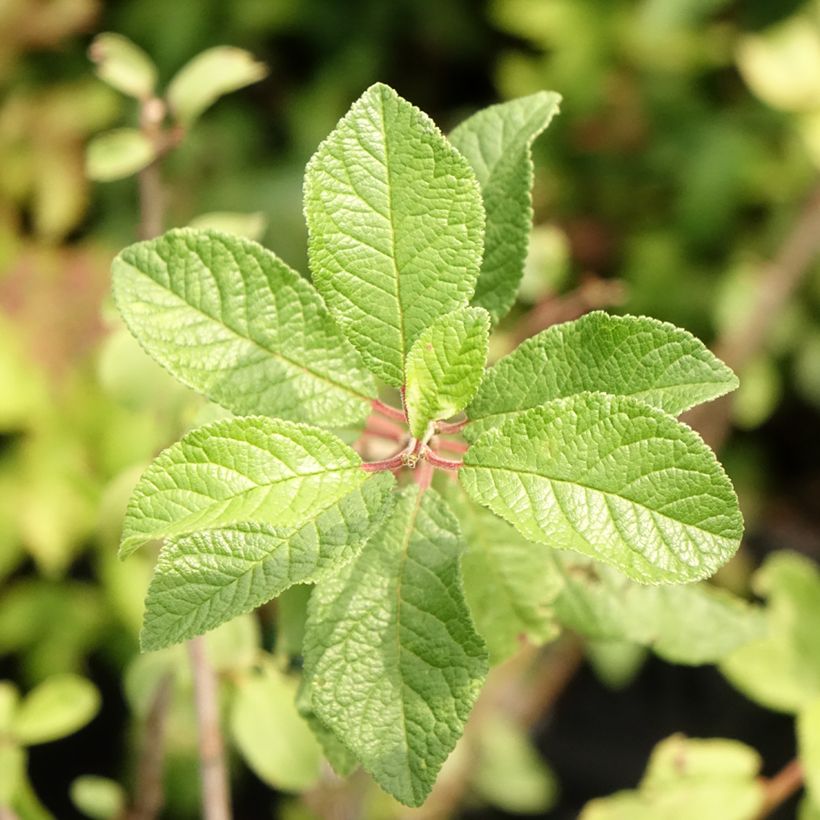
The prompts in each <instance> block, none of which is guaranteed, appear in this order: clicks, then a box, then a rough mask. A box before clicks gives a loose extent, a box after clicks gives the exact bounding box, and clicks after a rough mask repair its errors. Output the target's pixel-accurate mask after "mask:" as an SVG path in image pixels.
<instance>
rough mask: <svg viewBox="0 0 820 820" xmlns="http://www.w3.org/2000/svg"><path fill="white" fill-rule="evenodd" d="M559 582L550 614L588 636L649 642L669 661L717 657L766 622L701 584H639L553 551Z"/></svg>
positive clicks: (744, 605)
mask: <svg viewBox="0 0 820 820" xmlns="http://www.w3.org/2000/svg"><path fill="white" fill-rule="evenodd" d="M555 560H556V565H557V569H558V571H559V572H560V573H561V574H562V575H563V578H564V582H565V583H564V588H563V590H562V591H561V593H560V595H559V596H558V598H557V600H556V601H555V602H554V605H553V606H554V610H555V617H556V618H557V619H558V620H559V621H560V622H561V623H562V624H563V625H564V626H567V627H569V628H570V629H572V630H574V631H575V632H578V633H580V634H581V635H584V636H587V637H590V638H592V639H595V640H607V641H631V642H634V643H638V644H641V645H643V646H648V647H651V648H652V650H653V651H654V652H655V654H657V655H659V656H660V657H662V658H664V659H665V660H667V661H669V662H670V663H680V664H690V665H699V664H705V663H717V662H718V661H720V660H722V659H723V658H725V657H726V656H727V655H729V654H730V653H731V652H733V651H734V650H735V649H737V648H738V647H739V646H743V645H744V644H747V643H749V642H750V641H754V640H756V639H758V638H760V637H761V636H762V635H763V634H764V633H765V631H766V621H765V618H764V616H763V613H762V611H761V610H760V608H759V607H753V606H751V605H749V604H747V603H746V602H745V601H743V600H742V599H740V598H737V597H735V596H734V595H732V594H731V593H729V592H727V591H725V590H722V589H717V588H716V587H713V586H709V585H708V584H687V585H685V586H681V585H675V586H645V585H643V584H638V583H636V582H634V581H632V580H630V579H629V578H627V577H626V576H625V575H623V574H622V573H620V572H618V571H617V570H616V569H613V568H612V567H607V566H605V565H603V564H600V563H598V562H596V561H591V560H589V559H588V558H584V557H583V556H580V555H577V554H572V553H566V554H556V556H555Z"/></svg>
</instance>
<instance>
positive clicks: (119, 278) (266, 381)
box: [113, 85, 742, 805]
mask: <svg viewBox="0 0 820 820" xmlns="http://www.w3.org/2000/svg"><path fill="white" fill-rule="evenodd" d="M558 102H559V98H558V96H557V95H555V94H551V93H546V92H545V93H540V94H535V95H533V96H531V97H527V98H524V99H520V100H515V101H512V102H509V103H505V104H502V105H497V106H493V107H491V108H489V109H486V110H484V111H481V112H479V113H478V114H476V115H475V116H473V117H471V118H470V119H468V120H467V121H466V122H465V123H464V124H462V125H461V126H459V128H457V129H456V130H455V131H454V132H453V134H452V135H451V137H450V139H449V140H448V139H447V138H446V137H445V136H444V135H443V134H442V133H441V132H440V131H439V130H438V128H437V127H436V126H435V125H434V124H433V122H432V121H431V120H430V119H429V118H428V117H427V116H426V115H425V114H423V113H422V112H421V111H419V110H418V109H417V108H415V107H414V106H412V105H411V104H410V103H408V102H406V101H405V100H403V99H402V98H401V97H400V96H398V95H397V94H396V93H395V92H394V91H393V90H392V89H390V88H388V87H387V86H384V85H374V86H373V87H371V88H370V89H368V90H367V91H366V92H365V93H364V94H363V95H362V97H361V98H360V99H359V100H358V101H357V102H356V103H355V104H354V105H353V106H352V108H351V109H350V111H349V113H348V114H347V115H346V116H345V117H344V118H343V119H342V120H341V121H340V123H339V125H338V127H337V128H336V129H335V130H334V131H333V132H332V133H331V134H330V136H329V137H328V138H327V139H326V140H325V141H324V142H323V143H322V145H321V146H320V147H319V149H318V151H317V152H316V154H315V155H314V157H313V159H312V160H311V162H310V164H309V165H308V167H307V173H306V180H305V214H306V217H307V223H308V228H309V235H310V241H309V258H310V266H311V272H312V282H311V281H308V280H306V279H304V278H302V276H301V275H300V274H299V273H297V272H296V271H294V270H292V269H290V268H289V267H288V266H287V265H285V264H284V263H283V262H282V261H281V260H280V259H278V258H277V257H276V256H275V255H274V254H273V253H271V252H270V251H268V250H265V249H264V248H262V247H260V246H259V245H257V244H255V243H254V242H251V241H248V240H244V239H240V238H237V237H231V236H228V235H224V234H220V233H217V232H212V231H197V230H191V229H183V230H175V231H170V232H169V233H167V234H165V235H164V236H161V237H159V238H158V239H155V240H151V241H148V242H142V243H139V244H136V245H133V246H131V247H129V248H127V249H125V250H124V251H123V252H122V253H121V254H120V255H119V256H118V257H117V259H116V261H115V263H114V268H113V274H114V296H115V298H116V301H117V304H118V306H119V309H120V311H121V312H122V315H123V317H124V319H125V321H126V323H127V325H128V327H129V329H130V330H131V332H132V333H133V334H134V336H136V338H137V339H138V340H139V341H140V342H141V344H142V345H143V347H144V348H145V350H146V351H147V352H148V353H149V354H150V355H151V356H153V357H154V358H155V359H156V360H157V361H159V362H160V363H161V364H162V365H164V366H165V367H166V368H167V369H168V370H169V371H170V372H171V373H172V374H174V375H175V376H176V377H177V378H178V379H179V380H180V381H182V382H184V383H185V384H186V385H188V386H190V387H192V388H194V389H196V390H198V391H199V392H201V393H202V394H204V395H205V396H207V397H208V398H209V399H210V400H212V401H214V402H216V403H218V404H220V405H222V406H223V407H224V408H226V409H227V410H228V411H230V412H231V413H232V414H233V415H232V416H231V417H228V418H224V419H221V420H219V421H216V422H214V423H211V424H208V425H206V426H204V427H201V428H199V429H195V430H193V431H191V432H189V433H187V434H186V435H185V436H184V437H183V438H182V439H181V441H179V442H178V443H176V444H174V445H173V446H171V447H170V448H168V449H167V450H166V451H164V452H163V453H162V454H160V456H159V457H158V458H157V460H156V461H155V462H154V463H153V464H152V465H151V466H150V467H149V468H148V469H147V470H146V472H145V474H144V475H143V476H142V478H141V480H140V481H139V483H138V485H137V487H136V489H135V491H134V494H133V497H132V498H131V501H130V504H129V506H128V511H127V515H126V521H125V527H124V533H123V539H122V546H121V553H122V555H127V554H129V553H130V552H131V551H132V550H134V549H135V548H137V547H139V546H140V545H141V544H144V543H146V542H148V541H152V540H155V539H164V546H163V547H162V551H161V552H160V556H159V560H158V563H157V567H156V571H155V574H154V578H153V580H152V583H151V586H150V589H149V592H148V596H147V601H146V614H145V623H144V628H143V632H142V645H143V648H144V649H146V650H153V649H158V648H161V647H164V646H167V645H169V644H173V643H175V642H178V641H181V640H184V639H186V638H189V637H191V636H194V635H197V634H200V633H202V632H205V631H207V630H210V629H212V628H214V627H216V626H217V625H219V624H220V623H222V622H224V621H226V620H227V619H229V618H232V617H235V616H236V615H238V614H240V613H243V612H247V611H249V610H251V609H253V608H254V607H256V606H258V605H260V604H262V603H264V602H266V601H268V600H270V599H271V598H273V597H275V596H277V595H279V594H280V593H281V592H283V591H284V590H286V589H287V588H288V587H290V586H291V585H294V584H304V583H311V584H315V585H316V586H315V588H314V591H313V594H312V596H311V599H310V602H309V605H308V617H307V624H306V628H305V636H304V665H305V685H304V688H303V691H302V693H301V695H300V708H301V709H302V711H303V713H304V714H305V715H306V716H307V717H308V719H309V722H310V725H311V727H312V728H313V729H314V730H315V731H316V733H317V735H318V737H319V740H320V741H321V742H322V744H323V746H324V747H325V750H326V752H327V754H328V757H330V758H331V760H333V761H334V762H335V763H337V764H338V766H339V768H340V769H349V768H350V767H351V765H355V764H356V763H357V762H358V763H360V764H361V765H362V766H363V767H364V768H365V769H366V770H367V771H368V772H370V773H371V774H372V776H373V777H374V778H375V779H376V781H377V782H378V783H379V784H380V785H381V786H382V787H383V788H384V789H385V790H386V791H388V792H389V793H390V794H392V795H394V796H395V797H396V798H397V799H398V800H400V801H402V802H404V803H406V804H409V805H418V804H420V803H422V802H423V801H424V799H425V797H426V796H427V794H428V793H429V791H430V789H431V788H432V785H433V783H434V781H435V778H436V774H437V772H438V770H439V769H440V767H441V765H442V764H443V762H444V760H445V759H446V758H447V756H448V754H449V753H450V752H451V751H452V749H453V747H454V746H455V743H456V741H457V740H458V738H459V736H460V735H461V733H462V730H463V727H464V723H465V721H466V719H467V716H468V714H469V712H470V709H471V707H472V705H473V703H474V701H475V699H476V697H477V695H478V692H479V690H480V688H481V685H482V682H483V680H484V678H485V676H486V673H487V669H488V650H487V644H488V643H489V644H490V645H491V648H492V650H493V651H492V655H493V659H496V658H498V657H502V656H503V655H504V654H508V652H509V650H510V646H509V644H510V641H512V640H514V639H515V638H516V636H517V635H518V634H525V635H528V636H530V637H531V638H532V639H533V640H546V639H548V638H549V637H550V636H551V635H552V634H553V632H554V630H553V628H552V626H551V624H552V620H551V618H552V615H551V612H550V604H551V601H552V600H553V599H554V598H555V596H556V595H557V594H558V592H559V590H560V589H561V586H562V581H561V578H560V577H558V576H559V574H558V573H557V572H556V570H555V569H554V563H553V562H552V561H551V560H550V550H551V549H552V548H560V549H563V550H571V551H575V552H577V553H581V554H583V555H584V556H589V557H591V558H593V559H596V560H598V561H600V562H603V563H605V564H609V565H610V566H612V567H615V568H617V569H618V570H620V571H621V572H622V573H624V574H625V575H626V576H628V577H629V578H631V579H633V580H635V581H637V582H641V583H650V584H675V583H684V582H690V581H696V580H698V579H702V578H706V577H707V576H709V575H711V574H712V573H713V572H714V571H715V570H716V569H717V568H718V567H719V566H721V565H722V564H723V563H725V562H726V561H727V560H728V559H729V557H730V556H731V555H732V554H733V553H734V551H735V549H736V548H737V545H738V542H739V539H740V536H741V530H742V522H741V517H740V513H739V511H738V505H737V501H736V498H735V495H734V492H733V490H732V487H731V484H730V482H729V479H728V478H727V477H726V475H725V473H724V471H723V470H722V468H721V467H720V465H719V464H718V462H717V461H716V459H715V457H714V455H713V454H712V452H711V451H710V450H709V449H708V448H707V447H706V445H705V444H704V443H703V442H702V441H701V439H700V438H699V437H698V436H697V434H696V433H694V432H693V431H692V430H691V429H689V428H688V427H686V426H685V425H684V424H682V423H680V422H679V421H677V420H676V418H675V416H676V415H678V414H679V413H681V412H682V411H684V410H686V409H687V408H689V407H691V406H693V405H695V404H697V403H699V402H703V401H708V400H710V399H714V398H716V397H717V396H720V395H722V394H723V393H726V392H727V391H729V390H732V389H733V388H734V387H735V386H736V379H735V377H734V375H733V374H732V373H731V371H730V370H729V369H728V368H727V367H726V366H725V365H723V364H722V363H721V362H720V361H718V360H717V359H716V358H715V357H714V356H713V355H712V354H711V353H709V351H708V350H707V349H706V348H705V347H704V345H703V344H702V343H701V342H699V341H698V340H697V339H695V338H694V337H692V336H691V335H690V334H689V333H687V332H686V331H684V330H681V329H679V328H676V327H673V326H671V325H668V324H664V323H661V322H658V321H655V320H653V319H648V318H639V317H614V316H608V315H605V314H603V313H595V314H591V315H588V316H586V317H584V318H582V319H580V320H578V321H577V322H572V323H569V324H565V325H560V326H556V327H553V328H550V329H548V330H546V331H544V332H543V333H541V334H539V335H538V336H536V337H534V338H532V339H530V340H529V341H527V342H525V343H524V344H522V345H521V346H520V347H519V348H518V349H517V350H515V351H514V352H513V353H511V354H510V355H508V356H506V357H504V358H503V359H501V360H500V361H498V362H497V363H496V364H495V365H494V366H493V367H491V368H490V369H489V370H485V366H486V360H487V351H488V337H489V334H490V332H491V330H492V328H493V326H494V325H495V323H497V322H498V321H499V320H500V319H501V318H502V317H503V316H504V315H505V314H506V313H507V311H508V310H509V308H510V307H511V305H512V304H513V302H514V300H515V295H516V291H517V288H518V285H519V282H520V279H521V274H522V270H523V265H524V257H525V254H526V251H527V241H528V235H529V230H530V221H531V203H530V188H531V184H532V178H533V168H532V160H531V156H530V146H531V143H532V141H533V140H534V139H535V137H536V136H537V135H538V134H539V133H540V132H541V131H543V130H544V129H545V128H546V126H547V125H548V123H549V121H550V119H551V118H552V116H553V115H554V114H555V112H556V111H557V107H558ZM391 390H392V391H393V393H392V394H393V395H397V394H398V395H400V396H401V397H402V399H401V406H400V407H399V406H396V405H395V404H393V405H388V404H385V403H383V402H382V400H381V398H385V397H388V398H389V395H390V391H391ZM380 397H381V398H380ZM372 413H376V414H382V415H387V416H389V417H393V419H394V423H395V421H396V420H398V421H406V422H407V425H408V429H407V431H406V433H403V434H401V435H399V436H397V438H398V439H400V440H399V441H398V442H397V444H396V448H397V451H396V452H395V454H394V455H393V456H392V457H389V458H386V459H383V460H380V461H375V462H366V461H363V459H362V457H361V456H360V454H359V453H358V452H357V451H356V450H355V449H353V448H352V447H351V446H349V445H348V444H346V443H345V442H344V441H343V440H342V438H340V434H342V433H343V434H344V435H345V436H346V437H347V439H348V440H349V439H350V434H351V431H353V437H354V438H355V435H356V431H359V432H360V431H361V430H362V429H363V425H365V422H366V420H367V419H368V417H369V416H370V415H371V414H372ZM371 424H372V422H371ZM457 435H462V436H463V439H464V440H463V441H461V442H456V440H455V437H456V436H457ZM447 451H450V452H452V451H459V452H464V453H465V454H464V457H463V461H457V460H455V459H453V458H449V457H446V456H445V455H444V452H447ZM434 470H435V471H436V472H437V475H436V476H435V477H434V478H435V480H434V481H432V483H431V475H430V474H431V472H432V471H434ZM439 474H440V475H441V478H439ZM447 474H449V476H450V477H451V478H455V477H456V476H457V479H458V483H459V484H460V485H461V491H460V493H455V492H453V488H452V485H451V484H450V483H449V482H448V481H446V480H445V478H446V475H447ZM419 476H421V480H419V481H413V480H412V479H413V478H417V477H419ZM482 517H484V518H488V520H489V521H490V522H491V523H490V524H488V525H486V526H485V525H484V524H482ZM462 558H464V559H465V568H466V567H467V563H468V562H469V572H467V573H466V575H467V577H466V578H462V570H461V561H462ZM465 581H466V590H465ZM494 589H496V590H497V594H493V590H494ZM468 601H469V602H470V603H469V604H468ZM470 605H472V606H473V607H474V610H475V621H474V616H473V615H472V614H471V611H470ZM496 608H497V612H498V618H497V619H494V618H493V612H494V611H495V609H496ZM496 621H497V622H498V623H500V624H503V634H496V633H494V632H493V630H494V628H495V627H494V624H495V623H496ZM476 624H478V629H477V626H476ZM479 630H480V631H479Z"/></svg>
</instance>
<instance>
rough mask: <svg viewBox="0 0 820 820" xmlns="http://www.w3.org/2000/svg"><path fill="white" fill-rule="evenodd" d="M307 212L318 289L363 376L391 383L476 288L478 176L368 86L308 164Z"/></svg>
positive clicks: (413, 116) (415, 117) (416, 114)
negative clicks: (428, 333)
mask: <svg viewBox="0 0 820 820" xmlns="http://www.w3.org/2000/svg"><path fill="white" fill-rule="evenodd" d="M305 216H306V218H307V223H308V230H309V233H310V241H309V245H308V250H309V255H310V268H311V270H312V272H313V281H314V283H315V284H316V287H317V288H318V289H319V291H320V292H321V293H322V295H323V296H324V297H325V300H326V301H327V304H328V307H329V308H330V310H331V311H332V313H333V315H334V316H335V317H336V318H337V319H338V321H339V323H340V325H341V326H342V328H343V329H344V331H345V333H346V335H347V337H348V338H349V339H350V341H351V342H353V344H354V345H355V346H356V347H357V348H358V349H359V350H360V351H361V353H362V355H363V356H364V358H365V361H366V362H367V364H368V366H369V367H370V369H371V370H372V371H373V372H374V373H375V374H376V375H377V376H379V377H381V378H382V379H384V380H385V381H386V382H387V383H388V384H391V385H393V386H394V387H400V386H401V385H402V384H403V383H404V362H405V358H406V357H407V353H408V352H409V350H410V348H411V346H412V345H413V343H414V342H415V341H416V339H417V338H418V337H419V335H420V334H421V332H422V331H423V330H424V328H425V327H427V325H429V324H430V323H431V322H432V321H433V320H434V319H436V318H437V317H439V316H442V315H444V314H445V313H450V312H451V311H453V310H455V309H457V308H459V307H466V305H467V303H468V301H469V299H470V297H471V296H472V294H473V290H474V289H475V283H476V279H477V278H478V272H479V268H480V265H481V253H482V234H483V228H484V210H483V207H482V204H481V192H480V190H479V187H478V183H477V182H476V178H475V174H474V173H473V172H472V170H471V169H470V166H469V165H468V163H467V161H466V160H465V159H464V157H462V156H461V154H459V153H458V152H457V151H456V150H455V149H454V148H453V147H452V146H451V145H450V144H449V143H448V142H447V140H446V139H445V138H444V136H443V135H442V134H441V132H440V131H439V130H438V128H436V126H435V125H434V123H433V122H432V120H430V118H429V117H427V115H426V114H423V113H422V112H421V111H419V110H418V109H417V108H416V107H414V106H413V105H411V104H410V103H408V102H407V101H406V100H403V99H402V98H401V97H399V96H398V94H396V92H395V91H393V89H392V88H389V87H388V86H386V85H382V84H376V85H374V86H371V87H370V88H369V89H368V90H367V91H365V93H364V94H363V95H362V96H361V97H360V98H359V99H358V100H357V101H356V102H355V103H354V104H353V106H352V108H351V109H350V111H349V112H348V113H347V115H346V116H345V117H344V118H343V119H342V120H341V122H340V123H339V125H338V126H337V127H336V129H335V130H334V131H333V132H332V133H331V134H330V136H329V137H328V138H327V139H326V140H325V141H324V142H323V143H322V144H321V145H320V146H319V149H318V151H317V152H316V153H315V154H314V156H313V158H312V159H311V161H310V163H309V165H308V167H307V170H306V173H305Z"/></svg>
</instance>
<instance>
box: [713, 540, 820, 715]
mask: <svg viewBox="0 0 820 820" xmlns="http://www.w3.org/2000/svg"><path fill="white" fill-rule="evenodd" d="M753 581H754V589H755V592H757V593H758V594H759V595H762V596H765V597H766V598H767V599H768V600H767V606H766V615H767V619H768V624H769V630H768V634H767V635H766V636H764V637H762V638H761V639H760V640H757V641H754V642H752V643H749V644H746V645H745V646H742V647H741V648H740V649H738V650H737V651H736V652H734V653H732V654H731V655H730V656H729V657H728V658H726V660H725V661H724V662H723V663H722V664H721V667H720V669H721V672H723V674H724V675H725V676H726V677H727V678H728V679H729V682H730V683H731V684H732V685H733V686H735V687H736V688H737V689H739V690H740V691H741V692H743V694H744V695H746V696H747V697H749V698H751V699H752V700H754V701H756V702H758V703H760V704H762V705H763V706H765V707H767V708H769V709H776V710H779V711H783V712H799V711H800V710H801V709H803V708H804V707H805V706H806V705H807V704H809V703H811V702H813V701H814V700H815V699H816V698H818V697H820V629H818V628H817V624H818V623H820V570H818V567H817V564H815V563H813V562H812V561H810V560H809V559H808V558H805V557H803V556H801V555H797V554H796V553H790V552H786V551H781V552H777V553H775V554H774V555H772V556H771V557H770V558H769V559H768V560H767V561H766V563H765V564H764V565H763V567H762V568H761V569H760V570H758V572H757V573H755V576H754V579H753Z"/></svg>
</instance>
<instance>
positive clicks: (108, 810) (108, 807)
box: [70, 774, 126, 820]
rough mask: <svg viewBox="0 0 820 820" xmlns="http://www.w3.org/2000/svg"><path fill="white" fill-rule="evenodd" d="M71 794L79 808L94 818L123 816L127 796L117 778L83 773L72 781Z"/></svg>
mask: <svg viewBox="0 0 820 820" xmlns="http://www.w3.org/2000/svg"><path fill="white" fill-rule="evenodd" d="M70 794H71V802H72V803H73V804H74V805H75V807H76V808H77V810H78V811H80V812H82V813H83V814H84V815H85V816H86V817H91V818H92V820H115V818H117V817H122V816H123V810H124V809H125V805H126V796H125V791H124V790H123V788H122V786H120V784H119V783H117V782H116V780H111V779H109V778H107V777H97V776H96V775H92V774H85V775H81V776H80V777H78V778H76V779H75V780H74V781H73V782H72V783H71V789H70Z"/></svg>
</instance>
